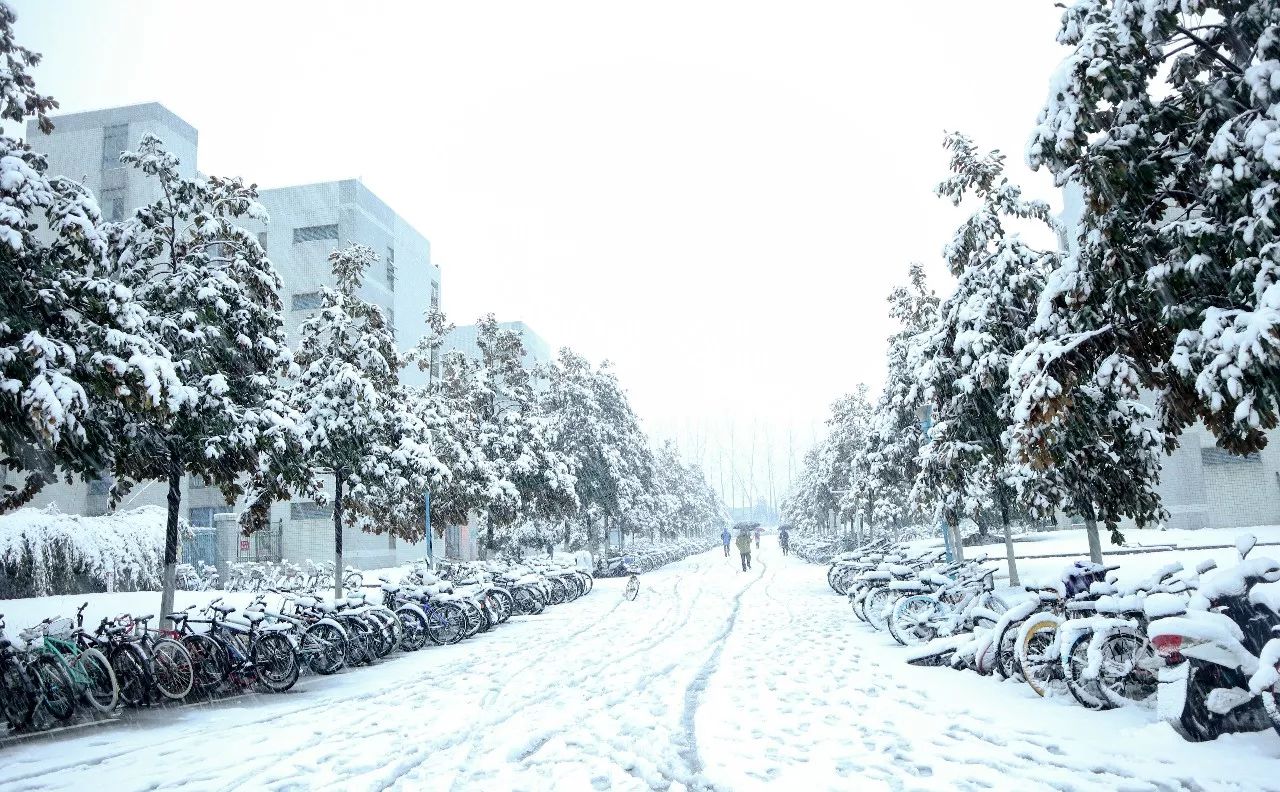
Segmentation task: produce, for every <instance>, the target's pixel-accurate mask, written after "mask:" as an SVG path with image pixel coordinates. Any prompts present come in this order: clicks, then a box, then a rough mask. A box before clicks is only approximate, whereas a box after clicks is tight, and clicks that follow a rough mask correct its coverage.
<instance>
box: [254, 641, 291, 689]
mask: <svg viewBox="0 0 1280 792" xmlns="http://www.w3.org/2000/svg"><path fill="white" fill-rule="evenodd" d="M249 656H250V658H251V659H252V660H253V667H254V669H255V670H256V671H257V674H258V681H259V682H261V683H262V686H263V687H265V688H267V689H268V690H270V691H272V692H273V693H283V692H285V691H286V690H288V689H289V688H291V687H293V685H294V683H295V682H297V681H298V671H299V669H298V653H297V652H295V651H294V650H293V644H292V643H290V642H289V639H288V638H285V637H284V636H283V635H281V634H280V633H275V632H269V633H263V634H262V635H259V636H258V637H257V639H256V640H255V641H254V642H253V645H252V646H251V647H250V648H249Z"/></svg>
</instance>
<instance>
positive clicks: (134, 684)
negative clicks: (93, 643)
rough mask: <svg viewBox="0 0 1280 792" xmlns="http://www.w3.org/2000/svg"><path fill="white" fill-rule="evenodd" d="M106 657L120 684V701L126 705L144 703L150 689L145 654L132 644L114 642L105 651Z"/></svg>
mask: <svg viewBox="0 0 1280 792" xmlns="http://www.w3.org/2000/svg"><path fill="white" fill-rule="evenodd" d="M107 659H108V660H110V661H111V670H112V671H114V672H115V674H116V682H117V683H119V685H120V701H121V702H122V703H124V705H125V706H127V707H137V706H141V705H142V704H145V703H146V702H147V698H148V695H147V694H148V691H149V690H150V689H151V674H150V672H149V671H148V670H147V656H146V654H145V653H144V652H143V651H142V650H141V649H140V648H138V647H137V646H135V645H134V644H131V643H127V644H116V645H115V646H113V647H111V648H110V649H109V650H108V651H107Z"/></svg>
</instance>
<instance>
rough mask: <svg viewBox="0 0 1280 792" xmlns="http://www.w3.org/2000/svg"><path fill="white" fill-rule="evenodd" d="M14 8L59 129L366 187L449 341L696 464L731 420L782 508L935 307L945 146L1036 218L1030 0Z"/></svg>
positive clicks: (1044, 34)
mask: <svg viewBox="0 0 1280 792" xmlns="http://www.w3.org/2000/svg"><path fill="white" fill-rule="evenodd" d="M10 2H11V3H12V5H13V6H14V7H15V10H16V11H17V13H18V17H19V19H18V26H17V34H18V40H19V42H20V43H23V44H25V45H27V46H29V47H31V48H33V49H36V50H37V51H39V52H42V53H43V54H44V55H45V58H46V62H45V63H44V64H43V65H42V66H41V67H40V69H39V70H38V72H37V75H38V80H39V87H40V89H41V90H43V91H44V92H46V93H51V94H53V95H54V96H55V97H56V98H57V99H58V100H59V101H60V102H61V104H62V109H63V110H64V111H68V112H71V111H78V110H87V109H96V108H101V107H108V106H114V105H120V104H131V103H137V102H149V101H158V102H161V103H162V104H164V105H166V106H168V107H169V108H170V109H172V110H173V111H174V112H176V113H178V114H179V115H180V116H182V117H183V118H185V119H186V120H187V121H189V122H191V123H192V124H193V125H194V126H195V127H196V128H197V129H199V131H200V149H199V156H200V162H199V163H198V165H199V168H200V169H201V170H202V171H204V172H206V173H211V174H220V175H240V176H243V177H245V178H246V179H249V180H251V181H255V182H257V183H258V184H259V185H261V186H279V185H285V184H291V183H299V182H312V181H320V180H326V179H336V178H347V177H359V178H361V179H363V180H364V182H365V183H366V184H367V185H368V186H369V187H370V188H371V189H372V190H373V191H374V192H376V193H377V194H378V195H380V196H381V197H382V198H383V199H384V200H386V201H387V202H388V203H389V204H390V205H391V206H392V207H393V208H394V209H395V210H396V211H397V212H399V213H400V215H401V216H403V217H405V218H406V219H407V220H409V221H410V222H411V223H412V224H414V225H415V226H416V227H417V228H418V230H419V231H421V232H422V233H423V234H425V235H426V236H427V237H428V238H429V239H430V240H431V242H432V247H433V256H434V258H435V261H436V263H438V264H439V265H441V267H442V269H443V273H442V277H443V283H442V292H443V295H442V298H443V304H444V308H445V310H446V312H447V313H448V314H449V317H450V319H451V320H453V321H455V322H457V323H458V324H468V323H471V322H472V321H474V319H475V317H477V316H478V315H479V314H481V313H484V312H489V311H492V312H494V313H496V314H497V315H498V317H499V318H500V319H523V320H524V321H526V322H527V323H528V324H529V325H530V326H532V327H533V328H534V329H535V330H537V331H538V332H539V333H541V334H542V335H543V336H544V337H545V338H546V339H547V340H548V341H549V342H550V343H551V344H552V345H553V347H558V346H560V345H566V344H567V345H569V346H573V347H575V348H577V349H579V350H580V351H582V352H583V353H585V354H586V355H588V356H589V357H592V358H594V359H601V358H609V359H611V360H613V361H614V362H615V364H616V366H617V368H618V371H619V373H620V376H621V377H622V379H623V382H624V384H625V385H626V386H627V388H628V390H629V391H630V393H631V395H632V398H633V401H634V404H635V407H636V409H637V412H639V413H640V415H641V416H642V418H643V419H644V420H645V421H646V424H647V426H648V427H649V428H650V429H651V430H653V431H654V432H655V433H658V434H672V435H675V436H677V437H678V438H679V439H680V440H681V442H682V443H684V444H685V445H686V447H689V448H690V451H691V452H692V453H695V454H700V455H701V456H702V458H703V462H704V463H707V464H708V465H710V466H711V467H712V468H714V466H715V464H716V459H717V458H718V457H720V458H722V456H723V454H722V452H720V451H719V449H721V448H724V449H727V447H728V430H727V427H728V426H729V424H730V422H733V423H735V424H736V427H735V435H734V436H735V441H734V442H735V445H736V446H737V455H738V457H739V459H740V460H742V459H744V456H745V454H747V453H748V452H747V451H746V450H745V449H746V448H747V446H748V444H749V443H750V437H751V435H752V434H753V433H754V435H755V437H756V445H757V449H758V450H757V452H756V453H757V459H759V458H762V457H763V455H764V449H763V447H764V445H766V441H765V439H764V436H765V433H766V432H767V433H768V435H769V437H770V438H771V441H769V442H770V444H772V445H773V447H774V453H773V457H774V458H775V459H776V460H779V461H777V463H776V465H775V482H774V488H775V490H777V491H781V490H782V489H783V487H784V483H783V482H782V481H781V480H780V479H781V478H785V468H786V466H787V465H786V458H787V455H788V449H787V440H786V437H787V435H788V433H790V435H791V437H792V441H791V444H792V447H793V449H794V453H795V456H796V457H797V459H798V457H799V455H800V454H801V453H802V452H803V450H804V448H805V447H806V446H808V445H809V444H810V443H811V442H812V433H813V431H814V430H813V427H814V424H815V423H816V422H820V421H821V420H822V418H823V417H824V416H825V414H826V408H827V405H828V404H829V403H830V402H831V401H832V400H833V399H834V398H836V397H837V396H839V395H840V394H841V393H843V392H847V391H849V390H851V389H852V388H853V387H854V386H855V385H856V384H857V383H858V382H867V383H869V384H871V385H872V386H873V388H878V387H879V385H880V383H881V381H882V378H883V369H884V338H885V336H886V335H887V334H888V333H889V332H890V331H891V329H892V328H891V326H890V324H889V322H888V320H887V317H886V316H885V296H886V295H887V293H888V291H889V289H890V288H891V287H892V285H893V284H895V283H896V282H900V281H901V280H902V279H903V278H904V275H905V272H906V268H907V265H908V264H909V262H911V261H912V260H919V261H922V262H924V263H925V264H926V266H927V267H928V269H929V271H930V273H931V274H933V275H934V276H935V277H936V279H937V283H938V285H939V288H940V289H943V290H945V289H946V288H947V284H946V281H945V275H944V270H943V267H942V264H941V259H940V250H941V247H942V245H943V244H944V243H945V241H946V240H947V238H948V235H949V234H950V232H951V231H952V230H953V229H954V227H955V226H956V225H957V224H958V223H959V222H960V221H961V220H962V219H963V216H962V213H961V212H960V211H959V210H956V209H953V208H951V207H950V206H949V205H948V204H945V203H944V202H942V201H941V200H940V199H938V198H936V197H935V196H934V195H933V193H932V188H933V185H934V184H935V183H936V182H937V181H938V180H939V179H940V178H941V177H942V176H943V175H944V172H945V166H946V156H945V154H944V153H943V151H942V148H941V146H940V143H941V141H942V136H943V132H944V130H952V129H955V130H960V131H964V132H967V133H969V134H971V135H973V136H974V137H976V138H977V139H978V141H979V143H980V144H982V145H984V146H990V147H997V148H1000V149H1002V150H1004V151H1005V152H1006V153H1007V154H1008V155H1009V159H1010V163H1011V165H1012V168H1011V172H1012V174H1013V175H1014V177H1015V178H1017V179H1019V180H1021V181H1022V182H1023V184H1024V186H1025V187H1026V188H1027V191H1028V192H1029V193H1030V194H1032V195H1035V196H1039V197H1044V198H1047V199H1049V200H1050V201H1052V202H1053V203H1054V204H1055V206H1056V205H1059V204H1060V198H1059V196H1058V194H1057V192H1056V191H1055V190H1054V189H1053V187H1052V184H1051V182H1050V181H1049V179H1048V177H1047V176H1045V175H1044V174H1034V175H1033V174H1031V173H1030V172H1028V171H1027V170H1026V168H1025V166H1024V165H1023V155H1022V152H1023V147H1024V145H1025V141H1026V139H1027V136H1028V133H1029V132H1030V128H1031V124H1032V123H1033V122H1034V120H1035V116H1036V112H1037V110H1038V109H1039V107H1040V104H1041V102H1042V101H1043V100H1044V98H1045V93H1046V89H1047V85H1048V80H1049V76H1050V74H1051V73H1052V71H1053V69H1054V68H1055V67H1056V65H1057V63H1058V62H1059V60H1060V59H1061V57H1062V55H1063V50H1062V48H1060V47H1059V46H1058V45H1057V44H1056V43H1055V41H1054V35H1055V33H1056V28H1057V21H1058V17H1059V14H1060V13H1061V11H1060V10H1059V9H1056V8H1054V7H1053V3H1052V2H1050V1H1049V0H979V2H967V3H960V2H954V0H916V2H910V3H906V2H887V3H854V2H847V1H846V2H832V3H811V2H785V3H784V2H775V3H768V4H765V3H753V2H741V1H740V0H739V1H738V2H731V3H728V2H727V3H722V4H713V3H699V2H689V0H683V1H682V2H673V3H665V2H646V3H634V4H628V5H626V6H622V5H621V4H617V3H609V2H599V1H598V0H593V1H592V2H582V3H565V2H554V3H552V2H528V1H527V0H524V1H522V2H510V3H500V2H485V3H447V4H446V3H425V2H424V3H420V2H414V3H408V2H405V3H393V2H385V3H356V2H349V3H347V2H317V1H316V0H307V1H306V2H303V1H301V0H296V1H293V2H284V1H282V0H274V2H239V1H237V0H219V2H205V3H199V4H197V3H169V2H145V1H144V0H133V1H131V2H124V1H119V0H118V1H116V2H96V0H10ZM10 131H17V130H10ZM699 438H700V439H699ZM743 464H745V463H743V462H741V461H740V463H739V468H740V469H739V475H738V477H739V479H740V483H739V484H738V488H739V490H741V489H743V488H746V487H747V486H748V484H747V479H748V478H755V479H756V481H755V484H754V488H755V489H756V490H759V491H763V490H764V489H765V487H766V485H765V484H764V483H763V481H764V479H765V478H766V477H767V476H766V474H763V473H761V472H760V466H759V462H757V471H756V473H754V474H750V473H744V472H743V471H742V470H741V468H742V465H743ZM712 479H713V481H715V483H717V485H718V484H719V481H718V480H717V475H716V473H715V471H714V470H713V472H712ZM727 488H728V487H727V486H726V489H727ZM742 497H743V496H742V495H741V494H740V492H739V493H738V498H739V500H742Z"/></svg>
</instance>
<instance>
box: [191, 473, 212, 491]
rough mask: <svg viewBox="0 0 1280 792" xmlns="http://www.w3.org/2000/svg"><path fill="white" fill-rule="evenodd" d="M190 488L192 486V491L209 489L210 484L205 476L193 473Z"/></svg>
mask: <svg viewBox="0 0 1280 792" xmlns="http://www.w3.org/2000/svg"><path fill="white" fill-rule="evenodd" d="M190 486H191V489H207V488H208V486H209V482H208V481H205V478H204V476H202V475H200V474H199V473H192V474H191V484H190Z"/></svg>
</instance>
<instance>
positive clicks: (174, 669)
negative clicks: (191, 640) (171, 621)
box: [151, 638, 196, 701]
mask: <svg viewBox="0 0 1280 792" xmlns="http://www.w3.org/2000/svg"><path fill="white" fill-rule="evenodd" d="M151 667H152V672H151V673H152V675H153V676H154V678H155V680H154V681H155V686H156V690H158V691H160V695H162V696H164V697H165V698H167V699H170V700H171V701H178V700H180V699H184V698H186V697H187V694H188V693H190V692H191V688H192V687H194V686H195V683H196V671H195V662H194V661H193V660H192V659H191V653H190V652H188V651H187V648H186V647H185V646H183V645H182V644H180V643H178V642H177V641H175V640H173V639H171V638H159V639H157V640H156V642H155V644H153V645H152V647H151Z"/></svg>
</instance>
